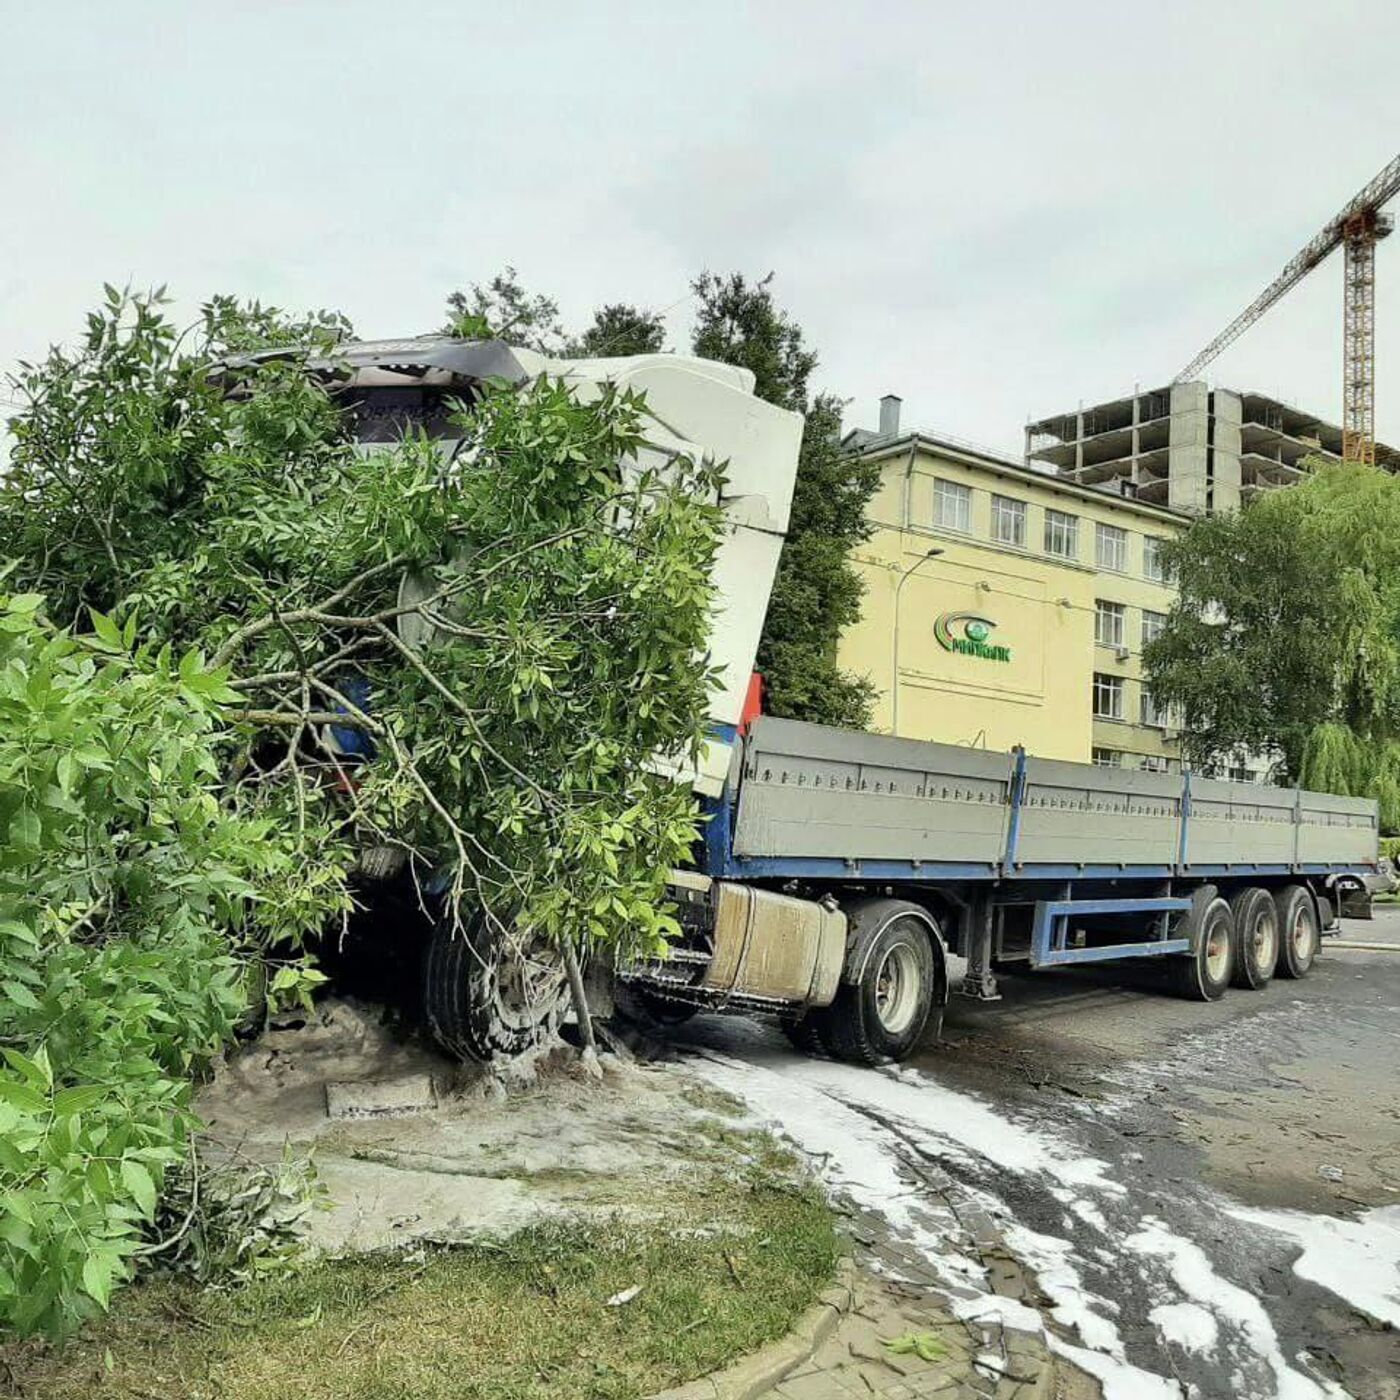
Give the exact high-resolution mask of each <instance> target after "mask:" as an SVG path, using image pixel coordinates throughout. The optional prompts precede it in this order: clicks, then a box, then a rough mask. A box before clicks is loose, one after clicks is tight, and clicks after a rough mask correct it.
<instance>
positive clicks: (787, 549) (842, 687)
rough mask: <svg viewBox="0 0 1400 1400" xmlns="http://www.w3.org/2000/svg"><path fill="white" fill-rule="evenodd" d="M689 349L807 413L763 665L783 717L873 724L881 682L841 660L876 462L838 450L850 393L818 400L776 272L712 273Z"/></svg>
mask: <svg viewBox="0 0 1400 1400" xmlns="http://www.w3.org/2000/svg"><path fill="white" fill-rule="evenodd" d="M693 290H694V292H695V295H696V298H697V300H698V302H699V311H698V313H697V317H696V323H695V330H694V334H693V336H692V339H691V347H692V349H693V350H694V351H695V353H696V354H697V355H703V356H705V357H706V358H708V359H713V360H722V361H724V362H725V363H726V364H732V365H740V366H742V367H743V368H745V369H749V370H752V371H753V374H754V381H755V383H754V388H755V392H756V393H757V394H758V395H759V396H760V397H761V398H764V399H767V400H768V402H769V403H774V404H777V405H779V406H780V407H782V408H789V409H793V410H794V411H796V412H798V413H801V414H803V416H804V418H805V423H804V427H803V432H802V451H801V456H800V458H799V460H798V467H797V483H796V487H795V490H794V493H793V500H792V516H791V523H790V526H789V530H788V538H787V542H786V544H785V545H784V546H783V553H782V558H781V560H780V561H779V564H778V576H777V579H776V581H775V583H774V587H773V596H772V598H771V600H770V602H769V605H768V616H767V619H766V620H765V622H764V628H763V636H762V639H761V640H760V642H759V648H758V668H759V671H760V672H761V673H762V675H763V677H764V682H765V685H766V688H767V697H766V699H767V707H768V709H769V711H770V712H771V713H773V714H775V715H782V716H784V717H786V718H789V719H803V720H810V721H812V722H814V723H818V724H837V725H845V726H849V727H852V728H864V727H865V726H866V725H867V724H869V722H870V713H871V701H872V699H873V698H874V694H875V688H874V686H873V685H872V684H871V683H870V681H869V680H868V679H866V678H865V677H863V676H857V675H855V674H853V673H852V672H850V671H844V670H842V669H841V667H840V666H839V665H838V664H837V660H836V649H837V644H838V642H839V640H840V636H841V632H842V630H843V629H844V628H846V627H849V626H850V625H851V624H852V623H854V622H856V621H857V620H858V619H859V617H860V605H861V598H862V596H863V594H864V585H863V584H862V582H861V579H860V576H859V575H858V574H857V573H856V570H855V567H854V565H853V564H852V563H851V551H852V550H853V549H854V548H855V546H856V545H858V544H859V543H861V541H863V540H865V539H868V538H869V536H870V531H871V526H870V524H869V522H868V521H867V519H866V515H865V509H866V506H867V505H868V503H869V501H870V497H871V496H872V495H873V494H874V492H875V489H876V487H877V486H878V485H879V479H880V477H879V469H878V467H877V466H875V464H873V463H870V462H863V461H861V460H859V459H858V458H854V457H852V456H850V455H849V454H847V453H845V452H844V451H843V450H842V448H841V401H840V400H839V399H837V398H835V397H833V396H832V395H829V394H822V395H818V396H817V397H816V398H815V399H814V400H813V399H810V398H809V393H808V381H809V380H810V378H811V376H812V372H813V371H814V370H815V369H816V366H817V355H816V352H815V351H813V350H811V349H809V348H808V347H807V344H806V340H805V337H804V335H803V332H802V328H801V327H800V326H799V325H798V324H797V323H796V322H795V321H793V320H792V319H791V318H790V317H789V316H788V315H787V314H786V312H784V311H782V310H781V309H780V308H779V307H778V306H777V305H776V303H775V302H774V300H773V293H772V276H771V274H770V275H769V276H768V277H765V278H763V279H762V280H761V281H758V282H751V281H749V280H747V279H746V278H745V277H744V276H743V274H741V273H733V274H731V275H729V276H728V277H719V276H716V275H714V274H712V273H708V272H707V273H704V274H703V275H701V276H700V277H698V278H696V280H695V282H694V284H693Z"/></svg>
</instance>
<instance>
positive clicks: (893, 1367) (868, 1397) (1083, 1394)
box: [769, 1164, 1102, 1400]
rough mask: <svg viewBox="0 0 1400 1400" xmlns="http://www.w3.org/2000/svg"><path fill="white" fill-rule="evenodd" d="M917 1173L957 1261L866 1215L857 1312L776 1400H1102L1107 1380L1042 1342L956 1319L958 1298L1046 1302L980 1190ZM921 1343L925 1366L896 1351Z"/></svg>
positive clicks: (929, 1172) (860, 1228)
mask: <svg viewBox="0 0 1400 1400" xmlns="http://www.w3.org/2000/svg"><path fill="white" fill-rule="evenodd" d="M911 1173H912V1174H913V1175H914V1176H915V1177H916V1178H918V1179H919V1180H920V1181H921V1182H922V1185H923V1186H924V1187H925V1189H926V1190H927V1191H928V1193H929V1194H928V1207H929V1210H930V1220H931V1221H933V1220H937V1223H938V1224H939V1226H940V1228H941V1230H942V1231H943V1232H944V1237H945V1239H946V1241H947V1246H948V1250H949V1253H948V1254H946V1255H943V1256H942V1257H941V1258H940V1257H934V1258H930V1257H927V1256H925V1255H922V1254H920V1253H919V1252H918V1251H916V1250H914V1249H912V1248H910V1247H909V1246H908V1245H906V1244H904V1243H902V1242H900V1241H898V1240H894V1239H891V1238H890V1236H889V1233H888V1229H887V1227H886V1226H885V1225H884V1222H882V1221H879V1220H878V1219H876V1218H875V1217H871V1216H866V1215H864V1214H858V1215H857V1216H855V1217H854V1218H853V1219H852V1221H851V1229H852V1233H853V1236H854V1239H855V1243H856V1249H855V1263H856V1264H857V1266H858V1273H857V1276H856V1278H855V1280H854V1281H853V1283H852V1293H853V1306H852V1307H851V1309H850V1311H849V1312H848V1313H846V1314H845V1315H844V1316H843V1317H842V1319H841V1321H840V1323H839V1324H838V1326H837V1328H836V1330H835V1331H834V1333H833V1334H832V1335H831V1336H830V1337H828V1338H827V1339H826V1341H825V1342H823V1343H822V1345H821V1346H820V1347H818V1349H817V1350H816V1351H815V1352H814V1353H813V1354H812V1357H811V1359H810V1360H809V1361H807V1362H805V1363H804V1364H803V1365H801V1366H799V1367H797V1368H796V1369H795V1370H793V1371H791V1372H789V1374H788V1375H787V1376H786V1377H785V1379H784V1380H783V1381H782V1382H781V1383H780V1384H779V1385H777V1386H776V1387H774V1388H773V1390H771V1391H770V1392H769V1394H770V1395H771V1396H772V1397H773V1400H852V1397H857V1398H858V1400H875V1398H876V1397H879V1400H923V1397H925V1396H937V1397H940V1400H964V1397H969V1398H970V1397H980V1398H981V1400H1098V1397H1100V1396H1101V1394H1102V1392H1101V1391H1100V1388H1099V1385H1098V1382H1097V1381H1095V1380H1093V1379H1092V1378H1091V1377H1089V1376H1087V1375H1085V1374H1084V1373H1083V1372H1082V1371H1080V1370H1079V1369H1078V1368H1077V1367H1074V1366H1072V1365H1070V1364H1068V1363H1067V1362H1065V1361H1064V1360H1062V1359H1059V1358H1056V1357H1055V1356H1053V1355H1052V1354H1051V1353H1050V1351H1049V1349H1048V1348H1047V1347H1046V1344H1045V1341H1044V1338H1043V1337H1041V1336H1040V1335H1038V1334H1036V1333H1033V1332H1025V1331H1020V1330H1017V1329H1016V1328H1012V1327H1006V1326H1004V1325H1003V1324H1002V1323H1001V1322H1000V1321H999V1320H996V1319H995V1318H991V1319H989V1320H982V1319H977V1320H974V1319H972V1318H966V1319H963V1318H958V1317H955V1316H954V1315H953V1313H952V1311H951V1310H950V1305H949V1299H950V1297H959V1296H962V1297H965V1298H967V1299H969V1300H971V1299H974V1298H976V1297H977V1296H978V1295H980V1294H982V1293H983V1292H984V1291H985V1290H987V1289H990V1290H991V1291H992V1292H994V1293H996V1294H997V1295H999V1296H1001V1297H1004V1298H1006V1299H1008V1300H1011V1301H1012V1302H1015V1303H1020V1304H1024V1305H1026V1306H1029V1307H1033V1308H1034V1307H1036V1306H1037V1305H1038V1304H1041V1303H1043V1302H1045V1301H1046V1300H1044V1299H1042V1298H1041V1297H1040V1296H1039V1290H1038V1287H1037V1285H1036V1283H1035V1281H1034V1278H1033V1277H1032V1276H1030V1275H1028V1274H1027V1273H1026V1272H1025V1271H1024V1270H1023V1269H1022V1267H1021V1265H1020V1263H1019V1262H1018V1261H1017V1260H1016V1259H1015V1257H1014V1256H1013V1255H1012V1254H1011V1253H1010V1251H1009V1250H1008V1249H1007V1248H1006V1246H1005V1244H1004V1242H1003V1241H1002V1238H1001V1232H1000V1231H999V1230H998V1229H997V1227H996V1225H995V1223H994V1222H993V1221H992V1220H991V1219H990V1218H989V1217H988V1216H987V1214H986V1212H985V1211H984V1210H983V1209H982V1208H981V1206H980V1205H979V1204H978V1203H977V1202H976V1200H975V1199H973V1198H972V1196H971V1195H970V1194H969V1193H968V1192H966V1191H965V1190H964V1189H963V1188H962V1187H961V1186H959V1185H958V1183H957V1182H955V1181H953V1180H952V1179H951V1178H950V1177H948V1176H947V1174H946V1173H944V1172H943V1171H942V1170H941V1169H939V1168H937V1167H935V1166H933V1165H932V1164H922V1165H921V1166H917V1167H916V1166H913V1165H912V1164H911ZM954 1258H957V1259H958V1260H959V1262H960V1263H961V1264H962V1265H963V1266H964V1267H965V1266H966V1265H967V1264H968V1263H969V1262H975V1263H976V1264H977V1265H980V1268H981V1270H982V1272H983V1280H982V1282H981V1284H980V1286H977V1287H972V1286H969V1285H968V1284H967V1283H963V1284H959V1283H958V1282H957V1281H956V1280H957V1269H956V1268H950V1267H949V1265H950V1263H951V1261H952V1259H954ZM983 1317H984V1318H985V1317H986V1312H985V1310H984V1313H983ZM910 1337H914V1338H918V1339H919V1340H920V1341H921V1342H922V1343H923V1348H924V1351H925V1353H926V1355H925V1356H920V1355H919V1354H918V1352H917V1351H912V1350H896V1349H892V1348H891V1347H889V1346H887V1345H886V1344H885V1343H886V1342H887V1341H889V1340H892V1339H898V1338H910Z"/></svg>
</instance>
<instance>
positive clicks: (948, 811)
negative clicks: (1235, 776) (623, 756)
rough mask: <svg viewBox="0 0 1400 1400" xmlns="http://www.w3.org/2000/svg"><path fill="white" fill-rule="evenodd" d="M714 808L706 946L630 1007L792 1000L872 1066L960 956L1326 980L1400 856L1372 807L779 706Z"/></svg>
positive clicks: (692, 891)
mask: <svg viewBox="0 0 1400 1400" xmlns="http://www.w3.org/2000/svg"><path fill="white" fill-rule="evenodd" d="M706 818H707V820H706V828H705V829H706V836H705V842H704V850H703V855H702V857H701V858H700V859H699V860H698V861H697V862H696V865H697V869H696V871H695V872H693V873H692V874H691V875H690V876H689V877H683V876H681V875H679V874H678V876H677V882H676V886H675V889H676V893H677V897H678V898H679V899H680V900H681V901H682V905H683V907H684V908H685V909H686V910H687V912H688V918H687V920H686V927H687V929H688V937H687V939H686V940H685V943H684V944H683V945H682V946H681V947H679V948H678V949H677V950H676V951H675V953H674V954H673V956H672V957H671V958H669V959H667V960H665V961H659V962H653V963H649V964H647V965H645V966H643V967H638V968H634V969H630V970H627V971H625V972H624V973H623V984H624V988H623V991H622V995H621V998H620V1000H621V1003H622V1005H623V1008H624V1010H627V1011H630V1012H631V1013H632V1014H634V1015H635V1014H639V1013H640V1014H642V1015H651V1016H654V1017H657V1018H660V1019H665V1018H666V1016H667V1015H668V1014H669V1015H670V1017H671V1018H672V1019H675V1018H678V1017H680V1016H683V1015H684V1014H685V1013H686V1012H687V1011H688V1010H690V1009H698V1008H702V1007H710V1008H722V1009H731V1010H768V1011H777V1012H778V1013H779V1014H780V1015H782V1016H783V1017H784V1019H785V1023H786V1024H787V1026H788V1028H789V1030H790V1032H791V1033H792V1035H793V1038H794V1039H795V1040H797V1041H798V1042H799V1043H804V1044H808V1045H816V1044H820V1045H823V1046H824V1047H825V1048H826V1049H827V1050H829V1051H831V1052H832V1053H835V1054H838V1055H841V1056H843V1057H845V1058H852V1059H858V1060H867V1061H870V1060H880V1059H888V1058H898V1057H900V1056H901V1055H903V1054H907V1053H908V1052H909V1050H910V1049H912V1047H913V1045H914V1043H916V1042H917V1040H918V1039H919V1038H920V1036H921V1035H922V1034H923V1033H924V1031H925V1028H926V1025H927V1022H928V1020H929V1019H930V1017H932V1018H935V1019H936V1018H937V1016H938V1015H939V1014H940V1009H941V1007H942V1006H943V1005H944V1004H945V1003H946V1000H947V996H948V988H949V977H948V968H947V955H948V954H949V953H957V954H959V955H961V956H962V957H963V958H965V959H966V961H967V971H966V975H965V978H964V980H963V983H962V991H963V992H964V993H965V994H967V995H970V996H974V997H977V998H980V999H984V1000H995V999H997V997H998V995H999V992H998V983H997V974H998V972H999V971H1000V970H1002V969H1005V968H1010V967H1021V968H1029V969H1033V970H1041V969H1051V968H1058V967H1065V966H1073V965H1076V964H1084V963H1101V962H1110V961H1116V960H1124V959H1130V958H1131V959H1141V958H1155V959H1159V960H1162V965H1163V967H1164V969H1165V970H1166V971H1167V973H1168V979H1167V980H1168V981H1169V982H1170V984H1171V985H1172V986H1173V987H1174V988H1175V989H1176V990H1177V991H1178V992H1180V993H1182V994H1184V995H1187V996H1191V997H1194V998H1197V999H1200V1000H1214V999H1215V998H1217V997H1219V996H1221V995H1223V993H1224V991H1225V990H1226V988H1227V987H1228V986H1229V985H1230V984H1231V983H1232V982H1233V983H1234V984H1235V985H1240V986H1246V987H1253V988H1256V989H1257V988H1262V987H1264V986H1265V985H1267V983H1268V982H1269V981H1270V979H1271V978H1272V976H1273V975H1274V973H1275V971H1276V970H1277V971H1278V972H1279V973H1280V974H1282V975H1287V976H1294V977H1301V976H1305V975H1306V974H1307V972H1308V970H1309V969H1310V967H1311V965H1312V961H1313V958H1314V957H1315V956H1316V953H1317V951H1318V947H1319V938H1320V934H1321V933H1322V931H1324V930H1326V929H1329V928H1331V927H1332V926H1333V925H1334V924H1335V922H1336V916H1337V906H1338V902H1339V901H1340V900H1343V899H1346V900H1352V901H1355V900H1364V899H1365V898H1366V894H1365V885H1364V877H1365V876H1366V874H1367V873H1368V872H1371V871H1374V870H1375V869H1376V867H1377V864H1378V859H1379V852H1378V845H1379V842H1378V826H1377V808H1376V803H1375V802H1374V801H1372V800H1370V799H1365V798H1353V797H1339V796H1335V795H1332V794H1328V793H1314V792H1305V791H1302V790H1300V789H1297V788H1280V787H1269V786H1264V785H1260V784H1252V783H1230V782H1222V781H1219V780H1214V779H1208V778H1202V777H1200V776H1198V775H1196V774H1193V773H1191V772H1189V771H1186V772H1183V773H1179V774H1165V773H1149V772H1142V771H1129V770H1123V769H1116V768H1106V767H1099V766H1096V765H1090V764H1082V763H1069V762H1063V761H1058V760H1051V759H1042V758H1036V757H1034V756H1032V755H1029V754H1027V753H1026V752H1025V751H1024V750H1022V749H1016V750H1013V751H1012V752H1010V753H992V752H987V751H984V750H978V749H969V748H964V747H961V746H957V745H950V744H938V743H930V742H925V741H921V740H909V739H898V738H891V737H889V736H885V735H877V734H863V733H854V732H850V731H846V730H840V729H833V728H828V727H825V726H821V725H812V724H799V723H795V722H792V721H788V720H781V719H772V718H763V719H759V720H757V721H756V722H755V723H754V724H753V725H752V727H751V729H750V730H749V732H748V733H747V735H745V736H744V737H743V738H742V739H739V740H737V742H736V743H735V745H734V748H733V759H732V762H731V766H730V771H729V777H728V780H727V781H726V783H725V784H724V788H723V790H722V791H721V793H720V794H719V795H718V796H717V797H714V798H712V799H710V800H709V801H708V802H707V813H706ZM736 890H744V891H748V892H749V893H748V896H747V898H746V899H742V900H738V901H737V903H736V899H735V895H734V893H733V892H734V891H736ZM726 905H729V906H733V907H732V908H731V909H728V910H727V909H726ZM896 935H897V936H896ZM920 940H922V941H923V943H924V944H925V945H926V956H925V953H924V950H921V949H919V948H918V946H917V944H918V943H919V941H920ZM837 966H839V973H838V975H836V976H835V978H834V979H833V976H832V969H833V967H837ZM833 981H834V990H833V991H832V992H831V995H830V996H829V998H826V993H827V989H828V988H829V987H831V986H832V985H833ZM911 982H915V983H922V984H924V985H922V986H920V987H915V988H913V989H911V986H910V983H911ZM814 989H815V990H814ZM823 998H826V999H825V1000H823Z"/></svg>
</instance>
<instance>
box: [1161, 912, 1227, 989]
mask: <svg viewBox="0 0 1400 1400" xmlns="http://www.w3.org/2000/svg"><path fill="white" fill-rule="evenodd" d="M1176 936H1177V937H1178V938H1189V939H1190V940H1191V942H1192V944H1193V945H1194V947H1195V951H1194V952H1191V953H1184V954H1182V955H1181V956H1179V957H1176V958H1173V959H1172V961H1173V963H1174V964H1175V965H1174V966H1173V967H1172V969H1171V975H1172V985H1173V988H1174V989H1175V991H1176V994H1177V995H1178V996H1181V997H1185V998H1186V999H1187V1000H1188V1001H1219V1000H1220V998H1221V997H1223V996H1224V995H1225V992H1226V990H1227V989H1228V988H1229V986H1230V974H1231V973H1232V972H1233V970H1234V961H1235V921H1234V919H1233V918H1232V917H1231V915H1230V906H1229V905H1228V904H1227V903H1226V902H1225V901H1224V900H1223V899H1221V898H1219V897H1218V896H1217V895H1216V893H1215V889H1214V887H1213V886H1210V887H1208V888H1207V889H1205V890H1197V892H1196V894H1195V895H1194V896H1193V897H1192V902H1191V908H1190V909H1188V910H1187V911H1186V913H1185V914H1184V915H1183V916H1182V920H1181V922H1180V923H1179V924H1178V925H1177V932H1176Z"/></svg>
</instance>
